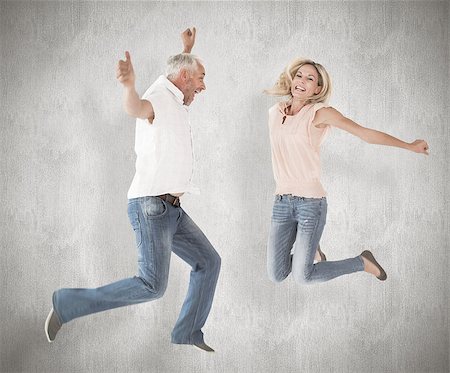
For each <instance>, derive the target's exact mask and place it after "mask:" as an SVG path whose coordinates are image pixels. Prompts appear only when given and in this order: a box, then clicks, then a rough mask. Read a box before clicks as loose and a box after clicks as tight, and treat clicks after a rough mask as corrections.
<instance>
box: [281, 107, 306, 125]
mask: <svg viewBox="0 0 450 373" xmlns="http://www.w3.org/2000/svg"><path fill="white" fill-rule="evenodd" d="M285 105H286V106H285V107H284V110H283V119H282V121H281V124H284V122H285V121H286V118H287V116H288V115H291V116H294V115H297V114H298V113H300V111H301V110H302V109H303V108H304V107H305V106H306V104H305V105H303V106H302V107H301V108H300V109H299V110H298V111H297V112H296V113H294V112H293V111H292V112H291V114H289V111H291V110H292V103H291V104H289V105H287V104H285Z"/></svg>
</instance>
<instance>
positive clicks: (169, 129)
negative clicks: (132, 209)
mask: <svg viewBox="0 0 450 373" xmlns="http://www.w3.org/2000/svg"><path fill="white" fill-rule="evenodd" d="M142 99H144V100H148V101H150V103H151V104H152V106H153V111H154V113H155V117H154V119H153V123H152V124H150V123H149V121H148V119H139V118H138V119H136V135H135V148H134V149H135V152H136V173H135V175H134V178H133V181H132V183H131V186H130V189H129V190H128V198H137V197H145V196H157V195H161V194H166V193H172V194H176V193H186V192H196V191H197V190H196V187H195V186H194V185H193V184H192V183H191V178H192V172H193V149H192V136H191V127H190V123H189V112H188V107H187V106H186V105H184V104H183V99H184V95H183V93H182V92H181V91H180V90H179V89H178V88H177V87H176V86H175V85H174V84H173V83H172V82H171V81H170V80H168V79H167V78H166V77H165V76H160V77H159V78H158V79H157V80H156V81H155V82H154V83H153V84H152V85H151V86H150V88H149V89H147V91H146V92H145V93H144V95H143V96H142Z"/></svg>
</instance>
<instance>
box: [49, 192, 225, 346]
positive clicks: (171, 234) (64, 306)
mask: <svg viewBox="0 0 450 373" xmlns="http://www.w3.org/2000/svg"><path fill="white" fill-rule="evenodd" d="M128 216H129V219H130V222H131V225H132V227H133V230H134V232H135V235H136V244H137V248H138V267H139V268H138V270H139V273H138V276H136V277H132V278H127V279H124V280H120V281H117V282H114V283H112V284H109V285H106V286H102V287H99V288H96V289H60V290H57V291H55V293H54V294H53V308H54V310H55V312H56V314H57V315H58V317H59V319H60V320H61V322H62V323H66V322H68V321H70V320H72V319H75V318H76V317H80V316H85V315H89V314H92V313H95V312H100V311H105V310H109V309H112V308H116V307H122V306H128V305H131V304H137V303H142V302H147V301H150V300H154V299H157V298H160V297H161V296H162V295H163V294H164V292H165V290H166V287H167V280H168V276H169V265H170V256H171V252H172V251H173V252H174V253H175V254H177V255H178V256H179V257H180V258H181V259H183V260H184V261H185V262H187V263H188V264H189V265H190V266H191V267H192V271H191V276H190V283H189V289H188V293H187V296H186V299H185V301H184V304H183V306H182V308H181V313H180V315H179V318H178V321H177V323H176V325H175V327H174V329H173V332H172V343H180V344H194V343H201V342H203V333H202V331H201V328H202V327H203V325H204V324H205V322H206V318H207V317H208V314H209V311H210V309H211V305H212V301H213V297H214V291H215V288H216V283H217V279H218V276H219V271H220V261H221V260H220V256H219V255H218V254H217V252H216V251H215V250H214V248H213V247H212V245H211V244H210V243H209V241H208V239H207V238H206V237H205V235H204V234H203V233H202V231H201V230H200V229H199V228H198V227H197V225H195V223H194V222H193V221H192V220H191V218H190V217H189V216H188V215H187V214H186V212H185V211H184V210H183V209H182V208H181V207H175V206H172V205H171V204H170V203H167V202H165V201H163V200H162V199H160V198H158V197H140V198H134V199H130V200H129V201H128Z"/></svg>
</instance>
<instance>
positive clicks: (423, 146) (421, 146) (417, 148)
mask: <svg viewBox="0 0 450 373" xmlns="http://www.w3.org/2000/svg"><path fill="white" fill-rule="evenodd" d="M429 149H430V148H429V147H428V144H427V142H426V141H425V140H416V141H414V142H412V143H410V144H409V150H411V151H412V152H415V153H423V154H426V155H428V154H429V153H428V150H429Z"/></svg>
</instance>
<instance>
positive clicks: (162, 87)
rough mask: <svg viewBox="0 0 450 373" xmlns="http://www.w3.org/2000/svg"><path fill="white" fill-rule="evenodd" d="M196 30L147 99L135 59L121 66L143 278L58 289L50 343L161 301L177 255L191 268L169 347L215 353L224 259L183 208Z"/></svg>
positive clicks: (198, 66) (131, 207)
mask: <svg viewBox="0 0 450 373" xmlns="http://www.w3.org/2000/svg"><path fill="white" fill-rule="evenodd" d="M195 32H196V30H195V28H193V29H192V30H190V29H187V30H186V31H184V32H183V33H182V40H183V44H184V52H183V53H182V54H178V55H176V56H173V57H170V58H169V60H168V65H167V74H166V76H160V77H159V78H158V79H157V80H156V82H155V83H154V84H153V85H152V86H151V87H150V88H149V89H148V90H147V91H146V92H145V94H144V96H143V98H142V99H140V98H139V96H138V94H137V92H136V89H135V74H134V70H133V65H132V63H131V57H130V54H129V53H128V52H125V56H126V59H125V61H122V60H121V61H119V64H118V67H117V79H118V80H119V82H121V83H122V84H123V86H124V107H125V111H126V112H127V113H128V114H130V115H131V116H133V117H135V118H137V119H136V137H135V151H136V154H137V159H136V173H135V176H134V178H133V181H132V183H131V186H130V189H129V191H128V199H129V200H128V216H129V219H130V222H131V225H132V227H133V230H134V232H135V235H136V244H137V247H138V266H139V275H138V276H136V277H133V278H127V279H124V280H120V281H117V282H114V283H112V284H109V285H106V286H103V287H100V288H97V289H60V290H57V291H55V292H54V293H53V308H52V310H51V311H50V314H49V315H48V317H47V320H46V323H45V332H46V335H47V338H48V340H49V342H52V341H53V340H54V339H55V337H56V333H57V332H58V331H59V329H60V328H61V326H62V325H63V324H64V323H67V322H69V321H70V320H72V319H74V318H77V317H81V316H84V315H88V314H92V313H95V312H100V311H104V310H108V309H112V308H116V307H121V306H127V305H131V304H137V303H141V302H146V301H150V300H153V299H157V298H160V297H161V296H162V295H163V294H164V292H165V290H166V287H167V280H168V275H169V264H170V256H171V252H172V251H173V252H174V253H175V254H177V255H178V256H179V257H180V258H181V259H183V260H184V261H186V262H187V263H188V264H190V265H191V267H192V271H191V276H190V283H189V289H188V293H187V296H186V299H185V301H184V304H183V306H182V309H181V313H180V315H179V318H178V321H177V322H176V324H175V327H174V329H173V331H172V343H177V344H191V345H195V346H197V347H199V348H201V349H203V350H205V351H214V350H213V349H212V348H211V347H209V346H208V345H207V344H206V343H205V342H204V340H203V333H202V331H201V328H202V327H203V325H204V324H205V322H206V318H207V317H208V314H209V311H210V308H211V304H212V300H213V297H214V291H215V287H216V283H217V279H218V275H219V270H220V257H219V255H218V254H217V252H216V251H215V250H214V248H213V247H212V246H211V244H210V243H209V241H208V239H207V238H206V237H205V235H204V234H203V233H202V231H201V230H200V229H199V228H198V227H197V226H196V225H195V223H194V222H193V221H192V220H191V219H190V217H189V216H188V215H187V214H186V212H185V211H184V210H183V209H182V208H181V206H180V197H181V196H182V195H183V193H185V192H188V191H192V189H193V186H192V184H191V175H192V168H193V165H192V164H193V156H192V144H191V132H190V125H189V117H188V106H189V105H190V104H191V103H192V101H193V100H194V97H195V95H196V94H198V93H200V92H201V91H203V90H205V89H206V86H205V83H204V77H205V68H204V67H203V65H202V63H201V61H200V60H199V59H198V58H197V57H196V56H194V55H192V54H190V52H191V50H192V47H193V46H194V43H195Z"/></svg>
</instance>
